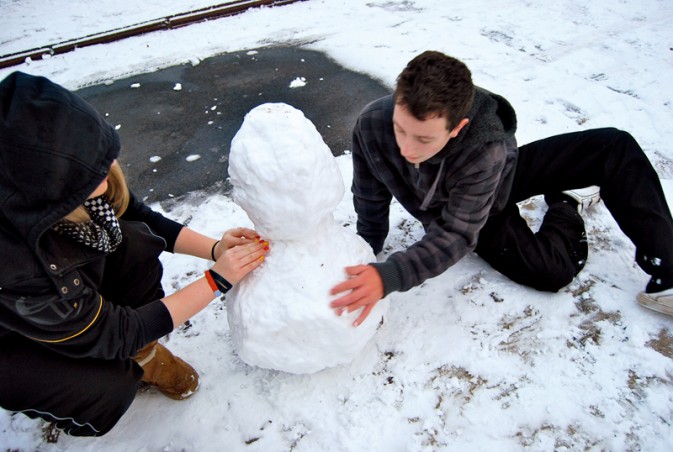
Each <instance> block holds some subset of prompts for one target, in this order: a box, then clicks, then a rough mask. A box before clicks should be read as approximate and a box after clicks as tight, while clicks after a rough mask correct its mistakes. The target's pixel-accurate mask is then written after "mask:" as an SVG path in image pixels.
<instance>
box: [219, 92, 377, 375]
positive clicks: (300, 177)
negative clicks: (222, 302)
mask: <svg viewBox="0 0 673 452" xmlns="http://www.w3.org/2000/svg"><path fill="white" fill-rule="evenodd" d="M229 176H230V178H231V184H232V186H233V200H234V202H236V204H238V205H239V206H240V207H241V208H242V209H243V210H244V211H245V212H246V213H247V215H248V217H249V218H250V220H251V221H252V222H253V224H254V227H255V229H256V230H257V232H258V233H259V234H260V235H261V236H262V237H263V238H264V239H265V240H268V241H269V242H270V243H271V250H270V251H269V253H268V255H267V256H266V258H265V261H264V264H263V265H262V266H261V267H259V268H258V269H257V270H255V271H254V272H252V273H250V274H249V275H248V276H247V277H246V278H244V279H243V280H242V281H240V282H239V283H238V284H237V285H236V286H235V287H234V289H232V291H231V292H229V293H228V294H227V317H228V321H229V327H230V331H231V338H232V341H233V344H234V348H235V350H236V352H237V354H238V356H239V357H240V358H241V359H242V360H243V361H245V362H246V363H248V364H251V365H255V366H259V367H264V368H268V369H276V370H281V371H284V372H290V373H296V374H301V373H313V372H317V371H320V370H322V369H325V368H327V367H332V366H336V365H340V364H346V363H349V362H351V361H352V360H353V358H354V357H355V356H357V355H358V353H359V352H361V351H362V349H363V348H364V347H365V345H366V344H367V342H368V341H369V340H370V339H371V338H372V336H373V335H374V334H375V332H376V330H377V329H378V327H379V325H380V324H381V323H382V321H383V315H384V313H385V310H386V309H387V305H388V302H387V300H385V299H384V300H381V301H380V302H379V303H378V304H377V305H376V306H375V308H374V309H373V310H372V312H371V313H370V315H369V316H368V317H367V319H366V320H365V321H364V322H363V323H362V324H361V325H360V326H358V327H354V326H353V325H352V323H353V321H354V320H355V319H356V318H357V317H358V314H359V313H360V311H355V312H352V313H345V312H344V313H343V314H342V315H341V316H338V315H337V314H336V313H335V311H334V310H333V309H332V308H330V306H329V303H330V301H332V299H333V298H334V297H333V296H330V294H329V291H330V289H331V288H332V287H333V286H335V285H336V284H338V283H339V282H341V281H343V280H344V279H346V273H345V271H344V267H346V266H349V265H358V264H367V263H370V262H374V261H375V256H374V254H373V252H372V250H371V248H370V246H369V245H368V244H367V243H366V242H365V241H364V240H363V239H362V238H361V237H359V236H358V235H356V234H355V233H354V232H352V231H351V230H349V229H346V228H345V227H343V226H341V225H340V224H338V223H337V222H336V220H335V219H334V213H333V212H334V210H335V208H336V207H337V205H338V204H339V203H340V201H341V199H342V198H343V195H344V183H343V178H342V176H341V173H340V171H339V168H338V166H337V163H336V159H335V158H334V156H333V155H332V153H331V152H330V150H329V148H328V147H327V145H326V144H325V142H324V141H323V139H322V137H321V136H320V134H319V133H318V131H317V130H316V128H315V126H314V125H313V123H312V122H311V121H309V120H308V119H307V118H306V117H305V116H304V114H303V113H302V112H301V111H299V110H297V109H295V108H293V107H291V106H290V105H287V104H283V103H267V104H263V105H260V106H258V107H256V108H254V109H253V110H251V111H250V112H249V113H248V114H247V115H246V116H245V119H244V121H243V124H242V126H241V128H240V129H239V131H238V132H237V133H236V136H235V137H234V138H233V140H232V143H231V151H230V155H229Z"/></svg>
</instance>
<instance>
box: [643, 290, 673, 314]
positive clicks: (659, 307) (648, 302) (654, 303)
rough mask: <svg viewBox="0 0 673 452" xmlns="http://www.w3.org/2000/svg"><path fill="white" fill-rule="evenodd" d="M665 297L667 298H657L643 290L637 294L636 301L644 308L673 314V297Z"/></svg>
mask: <svg viewBox="0 0 673 452" xmlns="http://www.w3.org/2000/svg"><path fill="white" fill-rule="evenodd" d="M662 298H663V297H662ZM665 298H666V299H665V300H657V299H656V298H654V297H652V296H650V295H649V294H646V293H645V292H641V293H639V294H638V296H636V301H638V304H639V305H641V306H642V307H644V308H647V309H651V310H653V311H657V312H661V313H662V314H668V315H673V297H671V296H670V295H669V296H666V297H665Z"/></svg>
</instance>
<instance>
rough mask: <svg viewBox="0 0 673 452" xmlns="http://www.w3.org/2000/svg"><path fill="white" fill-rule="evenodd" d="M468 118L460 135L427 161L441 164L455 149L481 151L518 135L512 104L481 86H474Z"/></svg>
mask: <svg viewBox="0 0 673 452" xmlns="http://www.w3.org/2000/svg"><path fill="white" fill-rule="evenodd" d="M467 118H468V119H469V122H468V123H467V125H466V126H465V127H463V129H462V130H461V131H460V133H459V134H458V136H456V137H455V138H452V139H451V140H449V142H448V143H447V144H446V146H445V147H444V149H442V150H441V151H439V152H438V153H437V154H436V155H434V156H433V157H432V158H431V159H429V160H428V162H430V163H439V162H441V161H442V160H444V159H445V158H446V157H447V156H448V155H449V154H450V153H451V152H452V151H453V150H455V149H461V150H472V149H475V148H480V147H482V146H484V145H486V144H488V143H492V142H495V141H503V140H506V139H508V138H510V137H512V136H514V134H515V132H516V113H515V112H514V108H512V105H511V104H510V103H509V102H508V101H507V99H505V98H504V97H502V96H500V95H498V94H495V93H492V92H490V91H487V90H485V89H483V88H480V87H475V93H474V102H473V103H472V107H471V108H470V111H469V112H468V114H467Z"/></svg>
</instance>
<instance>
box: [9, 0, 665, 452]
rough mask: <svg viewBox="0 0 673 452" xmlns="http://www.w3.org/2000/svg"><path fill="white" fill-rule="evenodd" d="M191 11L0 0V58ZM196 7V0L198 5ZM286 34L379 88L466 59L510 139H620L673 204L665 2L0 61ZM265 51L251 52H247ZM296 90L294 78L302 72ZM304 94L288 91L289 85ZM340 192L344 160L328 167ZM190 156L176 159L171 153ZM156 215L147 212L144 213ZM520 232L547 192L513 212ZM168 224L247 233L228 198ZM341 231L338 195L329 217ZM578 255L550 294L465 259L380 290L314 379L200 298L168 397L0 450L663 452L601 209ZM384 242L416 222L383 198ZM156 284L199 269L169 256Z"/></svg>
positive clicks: (354, 13)
mask: <svg viewBox="0 0 673 452" xmlns="http://www.w3.org/2000/svg"><path fill="white" fill-rule="evenodd" d="M208 3H209V2H207V1H206V0H203V1H196V0H193V1H189V0H175V1H171V2H159V1H156V0H146V1H143V2H142V4H139V3H138V2H135V1H130V0H114V1H112V0H97V1H90V0H74V1H71V2H60V1H57V0H48V1H44V0H40V1H37V0H0V8H1V10H2V14H1V15H0V30H2V31H0V55H5V54H8V53H13V52H16V51H20V50H26V49H30V48H34V47H38V46H41V45H45V44H49V43H56V42H60V41H63V40H67V39H72V38H76V37H80V36H84V35H88V34H92V33H97V32H101V31H105V30H110V29H113V28H119V27H122V26H126V25H130V24H134V23H138V22H141V21H144V20H149V19H153V18H158V17H163V16H166V15H170V14H173V13H178V12H183V11H187V10H190V9H194V8H198V7H202V6H205V5H207V4H208ZM212 3H215V2H212ZM274 44H283V45H288V44H290V45H298V46H303V47H305V48H307V49H312V50H320V51H324V52H326V53H327V54H328V55H329V56H330V57H331V58H333V59H334V60H336V61H337V62H339V63H340V64H342V65H343V66H345V67H348V68H350V69H353V70H356V71H360V72H363V73H366V74H369V75H371V76H372V77H375V78H378V79H379V80H381V81H382V82H384V83H385V84H387V85H389V86H391V87H392V85H393V83H394V80H395V77H396V76H397V74H398V73H399V71H400V70H401V69H402V68H403V67H404V65H405V64H406V62H407V61H408V60H409V59H411V58H412V57H413V56H414V55H416V54H417V53H419V52H420V51H423V50H426V49H434V50H440V51H443V52H445V53H447V54H450V55H453V56H456V57H458V58H460V59H462V60H464V61H465V62H466V63H467V64H468V65H469V66H470V68H471V69H472V72H473V76H474V79H475V82H476V83H477V84H479V85H482V86H484V87H486V88H488V89H490V90H492V91H495V92H498V93H500V94H503V95H504V96H506V97H507V98H508V99H509V100H510V101H511V102H512V104H513V105H514V107H515V108H516V109H517V113H518V119H519V133H518V138H519V141H520V142H522V143H525V142H527V141H530V140H533V139H537V138H541V137H545V136H548V135H551V134H554V133H561V132H566V131H573V130H580V129H586V128H593V127H601V126H615V127H619V128H622V129H625V130H628V131H630V132H631V133H632V134H633V135H634V136H635V137H636V138H637V139H638V140H639V142H640V143H641V145H642V146H643V148H644V149H645V151H646V152H647V155H648V156H649V157H650V159H651V160H652V162H653V163H654V165H655V167H656V168H657V170H658V171H659V174H660V176H661V178H662V180H663V183H664V186H665V189H666V191H667V194H669V195H671V199H672V200H673V181H672V180H671V179H673V144H672V143H673V128H672V127H671V125H672V124H673V121H672V120H673V88H672V87H673V3H671V2H670V1H669V0H640V1H636V0H604V1H601V2H596V1H594V2H589V1H586V0H560V1H557V2H544V3H543V2H521V1H518V0H503V1H500V2H493V1H488V0H473V1H470V2H437V1H434V0H399V1H395V0H389V1H386V0H379V1H376V0H372V1H368V2H364V1H346V0H308V1H304V2H298V3H294V4H291V5H287V6H283V7H277V8H261V9H256V10H252V11H249V12H246V13H245V14H241V15H238V16H234V17H228V18H223V19H219V20H213V21H209V22H204V23H200V24H195V25H191V26H189V27H185V28H180V29H176V30H171V31H166V32H156V33H152V34H148V35H144V36H140V37H134V38H129V39H126V40H124V41H120V42H117V43H112V44H106V45H99V46H92V47H86V48H82V49H78V50H77V51H74V52H71V53H67V54H64V55H59V56H53V57H51V58H47V59H44V60H40V61H32V62H28V63H26V64H22V65H20V66H16V67H12V68H7V69H1V70H0V78H4V76H6V75H8V74H9V73H10V72H11V71H13V70H17V69H18V70H22V71H25V72H29V73H34V74H40V75H45V76H48V77H50V78H52V79H53V80H54V81H56V82H59V83H61V84H64V85H65V86H67V87H69V88H72V89H77V88H79V87H82V86H87V85H91V84H95V83H101V82H103V81H106V80H114V79H118V78H122V77H126V76H128V75H131V74H137V73H144V72H149V71H153V70H156V69H158V68H163V67H168V66H171V65H175V64H181V63H184V62H192V63H193V64H198V62H199V61H200V60H202V59H204V58H207V57H208V56H211V55H215V54H219V53H224V52H233V51H240V50H245V49H259V48H263V47H265V46H270V45H274ZM260 51H263V50H260ZM305 82H306V83H311V80H305ZM297 89H301V88H297ZM337 161H338V164H339V167H340V168H341V170H342V173H343V177H344V181H345V182H346V185H347V186H348V185H349V183H350V182H349V181H350V179H351V169H350V160H349V156H348V155H345V156H342V157H339V158H337ZM188 164H189V162H185V165H188ZM157 207H159V206H157ZM521 208H522V209H523V210H524V211H525V212H526V214H527V216H528V217H529V219H530V221H531V224H532V225H533V226H535V225H537V224H539V222H540V219H541V216H542V215H543V213H544V208H545V205H544V202H543V201H542V200H541V199H533V200H531V201H530V202H528V203H524V204H522V206H521ZM166 214H167V215H169V216H171V217H172V218H175V219H177V220H179V221H189V224H190V225H191V226H192V227H193V228H195V229H197V230H201V231H203V232H206V233H209V234H212V235H213V236H217V235H219V234H220V233H221V232H222V231H223V230H224V229H227V228H229V227H233V226H235V225H250V222H249V220H248V219H247V217H246V216H245V214H244V213H243V212H242V210H241V209H240V208H239V207H238V206H236V205H235V204H234V203H233V202H232V201H231V200H230V199H228V198H226V197H224V196H211V197H208V198H207V199H201V200H200V202H199V203H198V204H197V203H190V202H186V203H184V204H183V205H182V206H179V207H175V208H172V209H171V210H170V211H168V212H166ZM335 217H336V218H337V220H338V221H340V222H342V223H344V224H346V223H347V224H349V225H350V226H349V227H353V226H352V225H353V222H354V214H353V209H352V206H351V199H350V196H349V193H348V192H347V193H346V196H345V198H344V199H343V201H342V202H341V204H340V205H339V207H338V208H337V210H336V211H335ZM585 219H586V222H587V228H588V231H589V241H590V257H589V259H588V263H587V266H586V268H585V269H584V271H583V272H582V273H580V275H579V276H578V278H577V279H576V280H575V281H574V282H573V283H572V284H571V285H570V286H568V287H567V288H566V289H565V290H562V291H561V292H559V293H557V294H547V293H540V292H537V291H534V290H532V289H527V288H524V287H521V286H518V285H516V284H513V283H512V282H510V281H508V280H507V279H505V278H504V277H502V276H500V275H499V274H498V273H496V272H494V271H493V270H492V269H491V268H490V267H489V266H488V265H486V264H485V263H484V262H483V261H482V260H480V259H479V258H478V257H476V256H469V257H467V258H466V259H464V260H463V261H461V262H460V263H459V264H458V265H456V266H454V267H453V268H451V269H449V270H448V271H447V272H446V273H444V274H442V275H441V276H439V277H437V278H434V279H432V280H430V281H427V282H426V283H425V284H424V285H422V286H421V287H418V288H416V289H414V290H411V291H409V292H407V293H399V294H394V295H393V296H392V297H391V304H390V309H389V310H388V314H387V317H386V322H385V323H384V325H383V326H382V328H381V329H380V330H379V332H378V333H377V334H376V336H375V337H374V339H373V340H372V341H371V342H370V344H369V345H368V346H367V347H366V348H365V350H364V351H363V352H362V354H361V355H360V356H358V357H357V358H356V359H355V360H354V362H353V363H352V364H350V365H346V366H341V367H336V368H332V369H327V370H324V371H322V372H319V373H316V374H313V375H291V374H285V373H282V372H277V371H269V370H264V369H259V368H254V367H250V366H248V365H246V364H244V363H243V362H241V361H240V360H239V359H238V358H237V357H236V355H235V354H234V352H233V349H232V346H231V342H230V337H229V330H228V325H227V317H226V307H225V306H224V304H223V303H222V302H219V301H218V302H214V303H213V304H212V305H211V306H210V307H209V308H208V309H206V310H205V311H203V312H202V313H200V314H199V315H197V316H196V317H195V318H194V319H193V320H192V321H191V322H190V323H189V325H186V326H183V327H181V328H180V329H179V330H177V331H175V332H174V333H173V334H171V335H170V337H168V338H167V342H168V344H169V347H170V348H171V349H172V350H173V351H175V352H176V353H177V354H179V355H181V356H183V357H186V358H187V360H188V361H189V362H190V363H192V364H193V365H194V366H195V367H196V368H197V369H198V370H199V371H200V373H201V377H202V386H201V388H200V390H199V392H198V393H197V394H195V395H194V396H193V397H192V398H190V399H188V400H187V401H184V402H174V401H171V400H169V399H167V398H165V397H163V396H162V395H160V394H158V393H156V392H153V391H149V392H143V393H141V394H139V395H138V397H137V398H136V400H135V401H134V403H133V405H132V406H131V408H130V410H129V411H128V413H127V414H126V415H125V416H124V418H123V419H122V420H121V421H120V423H119V424H118V425H117V427H115V429H113V430H112V431H111V432H110V433H109V434H108V435H106V436H104V437H102V438H96V439H91V438H71V437H67V436H65V435H61V436H60V437H59V438H58V441H57V442H56V443H48V442H47V441H46V439H45V435H43V432H42V426H43V424H42V423H41V422H40V421H33V420H30V419H28V418H26V417H25V416H23V415H12V414H11V413H8V412H5V411H1V410H0V447H1V448H2V449H4V450H23V451H32V450H41V451H57V450H69V451H70V450H76V451H85V450H91V451H98V450H118V451H128V450H134V451H156V450H163V451H181V450H186V451H209V450H213V451H214V450H217V451H219V450H231V451H269V450H270V451H289V450H297V451H317V450H320V451H322V450H326V451H365V450H366V451H426V450H427V451H429V450H455V451H463V450H479V451H486V450H489V451H490V450H499V451H516V450H522V449H525V450H611V451H622V450H623V451H626V450H629V451H637V450H642V451H668V450H671V448H672V447H673V425H672V424H673V361H672V358H673V333H672V332H671V326H672V325H673V318H671V317H667V316H664V315H661V314H657V313H654V312H651V311H648V310H645V309H642V308H640V307H639V306H638V305H637V304H636V303H635V295H636V294H637V293H638V292H639V291H641V290H642V289H643V288H644V285H645V283H646V281H647V276H646V275H645V274H644V273H643V272H642V271H641V270H640V269H638V268H637V267H636V266H635V265H634V263H633V247H632V245H631V243H630V242H629V241H628V239H626V237H625V236H624V235H623V234H622V233H621V232H620V231H619V229H618V228H617V226H616V224H615V223H614V221H613V220H612V219H611V217H610V215H609V214H608V212H607V211H606V209H605V207H604V206H602V205H599V206H598V207H597V208H596V209H594V210H593V211H592V212H590V213H588V214H587V215H586V216H585ZM391 226H392V228H391V235H390V237H389V240H388V243H387V250H388V251H389V252H390V251H395V250H399V249H403V248H404V247H405V246H406V245H408V244H410V243H411V242H413V241H414V240H416V239H418V238H419V237H420V234H421V230H420V228H419V226H418V224H417V223H415V222H414V221H413V220H412V219H411V218H410V217H409V216H408V215H407V214H406V213H404V212H403V211H402V210H401V209H400V208H399V206H397V205H395V206H394V209H393V212H392V218H391ZM164 262H165V266H166V275H165V284H166V288H167V290H168V291H171V290H172V289H174V288H178V287H181V286H183V285H185V284H187V283H188V282H189V281H190V280H191V279H192V278H195V277H197V276H198V275H199V274H200V273H201V271H202V270H203V269H204V268H205V267H206V265H207V263H205V262H203V261H199V260H197V259H190V258H185V257H181V256H166V258H165V259H164Z"/></svg>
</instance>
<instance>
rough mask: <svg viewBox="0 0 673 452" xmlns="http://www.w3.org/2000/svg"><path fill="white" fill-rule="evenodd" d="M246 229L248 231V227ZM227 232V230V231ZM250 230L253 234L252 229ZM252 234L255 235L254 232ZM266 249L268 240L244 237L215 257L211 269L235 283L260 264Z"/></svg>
mask: <svg viewBox="0 0 673 452" xmlns="http://www.w3.org/2000/svg"><path fill="white" fill-rule="evenodd" d="M240 229H244V228H239V229H234V230H232V231H238V230H240ZM247 231H250V229H248V230H247ZM228 232H229V231H227V233H228ZM252 232H253V234H254V231H252ZM227 233H225V234H224V236H223V237H222V240H223V241H224V240H225V238H224V237H225V236H227ZM234 235H235V234H234ZM254 235H255V237H256V234H254ZM239 239H240V237H239ZM229 243H231V242H229ZM268 251H269V242H266V241H263V240H261V239H259V238H256V239H247V238H246V240H244V241H243V244H240V245H234V246H230V247H229V248H227V249H226V250H224V252H222V253H221V254H220V255H219V257H218V258H217V261H216V262H215V265H213V267H212V270H213V271H214V272H216V273H219V274H220V275H222V276H223V277H224V279H226V280H227V281H229V282H230V283H231V284H236V283H238V282H239V281H240V280H241V279H243V277H244V276H245V275H247V274H248V273H250V272H251V271H252V270H254V269H255V268H257V267H259V266H260V265H261V264H262V262H263V261H264V256H266V254H267V252H268ZM216 256H217V254H216Z"/></svg>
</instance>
